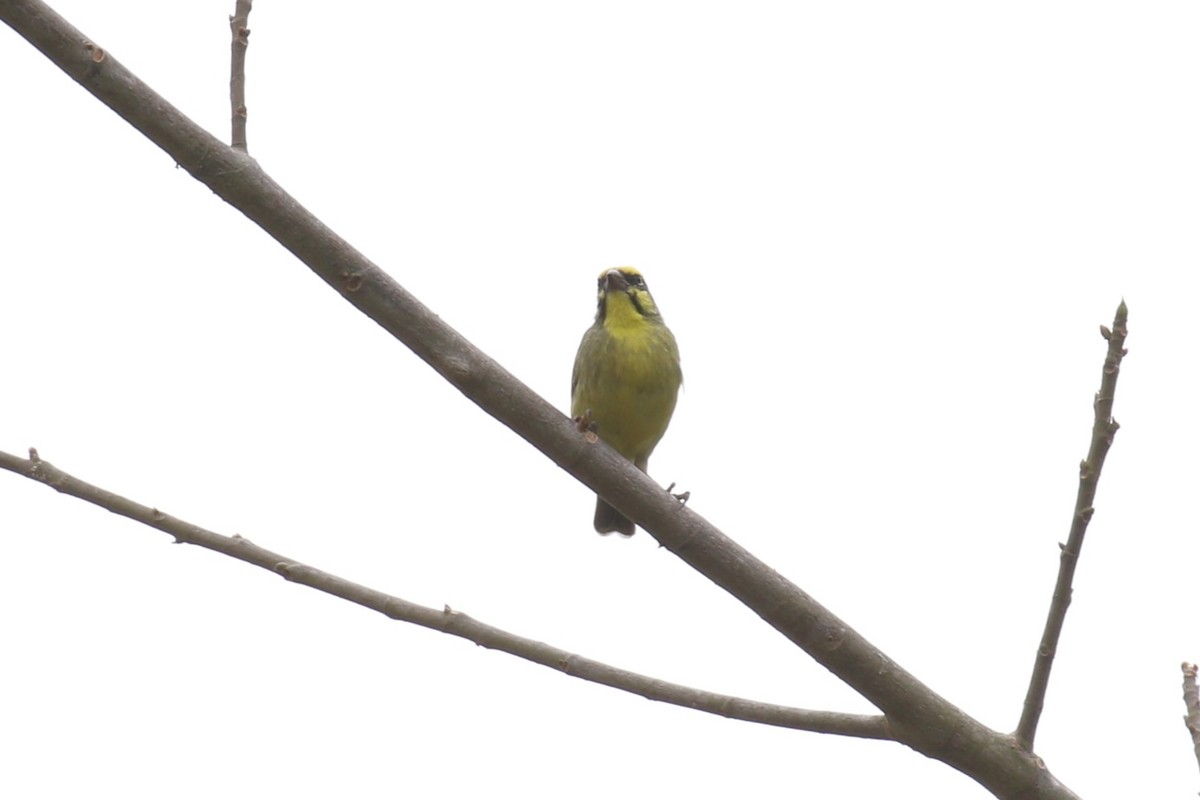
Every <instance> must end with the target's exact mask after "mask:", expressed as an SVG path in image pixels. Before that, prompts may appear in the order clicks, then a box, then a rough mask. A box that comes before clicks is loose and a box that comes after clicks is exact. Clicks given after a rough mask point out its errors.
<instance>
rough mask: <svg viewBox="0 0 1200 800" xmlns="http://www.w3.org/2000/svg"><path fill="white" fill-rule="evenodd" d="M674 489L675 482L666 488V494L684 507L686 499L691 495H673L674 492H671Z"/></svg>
mask: <svg viewBox="0 0 1200 800" xmlns="http://www.w3.org/2000/svg"><path fill="white" fill-rule="evenodd" d="M674 488H675V482H674V481H672V482H671V485H670V486H668V487H667V494H669V495H671V497H674V498H675V499H676V500H678V501H679V503H680V505H686V504H687V501H688V498H690V497H691V496H692V493H691V492H680V493H679V494H675V493H674V492H672V491H671V490H672V489H674Z"/></svg>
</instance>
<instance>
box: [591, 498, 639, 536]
mask: <svg viewBox="0 0 1200 800" xmlns="http://www.w3.org/2000/svg"><path fill="white" fill-rule="evenodd" d="M593 524H594V525H595V526H596V533H602V534H604V535H606V536H607V535H608V534H610V533H619V534H621V535H622V536H633V520H631V519H629V518H628V517H626V516H625V515H624V514H622V513H621V512H620V511H617V510H616V509H615V508H613V507H612V506H610V505H609V504H608V503H606V502H604V500H603V499H602V498H600V497H597V498H596V518H595V521H594V523H593Z"/></svg>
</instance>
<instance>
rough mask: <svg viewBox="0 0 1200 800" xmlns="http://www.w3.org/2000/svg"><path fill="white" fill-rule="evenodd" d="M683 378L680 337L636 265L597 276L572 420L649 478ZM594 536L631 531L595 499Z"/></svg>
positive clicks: (574, 378)
mask: <svg viewBox="0 0 1200 800" xmlns="http://www.w3.org/2000/svg"><path fill="white" fill-rule="evenodd" d="M682 385H683V372H682V370H681V368H680V365H679V347H678V345H677V344H676V343H675V336H674V334H672V333H671V330H670V328H668V327H667V326H666V323H664V322H663V318H662V314H660V313H659V311H658V306H657V305H656V304H655V302H654V298H653V297H651V296H650V290H649V289H648V288H647V287H646V279H645V278H644V277H642V273H641V272H639V271H638V270H636V269H634V268H633V267H614V268H610V269H605V270H604V271H603V272H601V273H600V279H599V281H598V293H597V302H596V321H595V322H594V323H593V324H592V326H591V327H590V328H588V329H587V331H586V332H585V333H584V334H583V341H581V342H580V343H579V352H578V353H576V354H575V367H574V369H573V370H572V371H571V416H572V417H574V418H575V420H576V422H577V423H578V424H579V425H580V427H581V429H590V430H594V431H595V433H596V435H597V436H599V437H600V439H602V440H604V441H605V442H606V443H608V445H609V446H610V447H612V448H613V449H614V450H616V451H617V452H618V453H620V454H621V455H622V456H624V457H625V458H627V459H629V460H630V461H632V462H633V463H634V466H636V467H637V468H638V469H640V470H641V471H642V472H646V466H647V463H648V462H649V460H650V454H651V453H652V452H654V447H655V446H656V445H657V444H658V442H659V440H660V439H662V437H663V434H664V433H666V431H667V425H668V424H669V423H670V422H671V415H672V414H673V413H674V412H675V401H676V399H677V398H678V395H679V387H680V386H682ZM594 525H595V528H596V532H597V533H601V534H609V533H614V532H615V533H619V534H621V535H623V536H632V535H633V530H634V525H633V521H632V520H630V519H628V518H627V517H626V516H625V515H623V514H622V513H621V512H619V511H617V510H616V509H615V508H613V507H612V506H611V505H609V504H608V503H607V502H606V501H605V500H604V498H602V497H600V496H599V495H597V497H596V516H595V519H594Z"/></svg>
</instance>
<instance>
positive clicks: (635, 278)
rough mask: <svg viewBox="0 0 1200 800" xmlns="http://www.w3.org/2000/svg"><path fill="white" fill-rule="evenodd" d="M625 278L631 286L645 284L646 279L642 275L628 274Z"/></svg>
mask: <svg viewBox="0 0 1200 800" xmlns="http://www.w3.org/2000/svg"><path fill="white" fill-rule="evenodd" d="M625 280H627V281H629V285H630V286H645V285H646V279H645V278H643V277H642V276H641V275H626V276H625Z"/></svg>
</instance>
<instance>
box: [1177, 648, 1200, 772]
mask: <svg viewBox="0 0 1200 800" xmlns="http://www.w3.org/2000/svg"><path fill="white" fill-rule="evenodd" d="M1181 667H1182V669H1183V705H1184V707H1185V708H1187V714H1186V715H1185V716H1184V718H1183V724H1184V725H1186V726H1187V729H1188V733H1190V734H1191V735H1192V750H1193V751H1195V754H1196V763H1197V764H1200V690H1197V688H1196V669H1197V668H1196V665H1195V664H1189V663H1188V662H1186V661H1185V662H1183V664H1182V665H1181Z"/></svg>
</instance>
